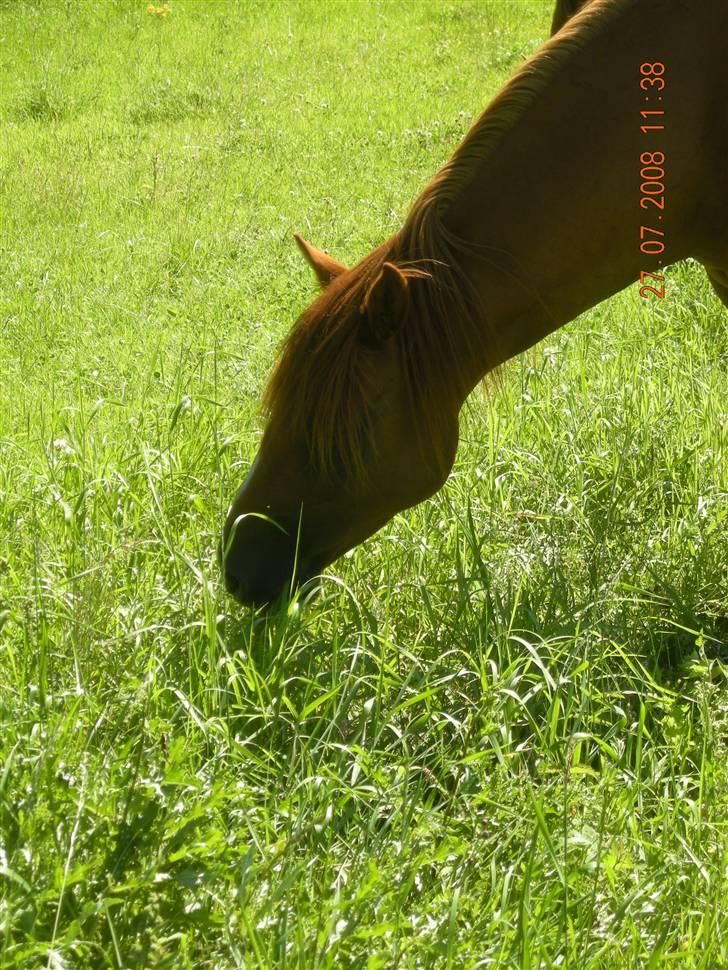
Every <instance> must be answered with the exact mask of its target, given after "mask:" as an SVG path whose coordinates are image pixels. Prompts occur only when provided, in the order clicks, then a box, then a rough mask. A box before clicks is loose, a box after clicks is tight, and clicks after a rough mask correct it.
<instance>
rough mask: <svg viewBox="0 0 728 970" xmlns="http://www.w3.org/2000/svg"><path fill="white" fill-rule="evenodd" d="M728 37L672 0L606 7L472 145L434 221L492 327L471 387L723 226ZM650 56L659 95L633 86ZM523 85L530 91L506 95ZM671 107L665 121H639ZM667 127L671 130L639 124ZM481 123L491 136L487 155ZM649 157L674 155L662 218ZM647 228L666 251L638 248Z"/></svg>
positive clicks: (556, 44) (595, 11)
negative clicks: (643, 181) (650, 199)
mask: <svg viewBox="0 0 728 970" xmlns="http://www.w3.org/2000/svg"><path fill="white" fill-rule="evenodd" d="M714 14H715V15H716V16H717V18H718V20H720V21H721V23H722V24H723V27H724V28H725V29H728V3H725V2H724V0H719V2H717V3H716V11H714ZM721 33H722V31H721V30H720V28H719V26H717V27H714V28H710V25H709V23H708V18H707V17H703V18H702V23H701V22H700V20H699V19H697V18H696V16H695V15H692V16H691V14H690V7H689V5H688V4H682V3H681V2H678V0H655V2H652V3H643V2H640V0H637V2H634V0H613V2H611V3H610V2H599V0H597V2H596V3H595V4H594V5H593V6H592V7H590V8H588V10H587V11H586V12H585V13H584V14H582V15H581V16H580V17H579V18H577V21H576V22H575V25H574V28H573V29H572V30H569V29H567V30H566V31H564V32H562V33H561V34H560V35H558V36H557V37H555V38H553V39H552V40H551V41H550V42H549V43H548V44H547V45H546V47H545V48H543V49H542V50H541V52H539V53H538V54H537V55H536V56H535V57H534V59H533V60H532V61H531V62H529V63H527V64H526V65H524V67H523V68H522V75H523V76H522V77H521V78H519V77H518V76H517V78H516V79H515V82H512V86H511V85H509V87H508V88H506V94H505V97H504V96H501V97H499V98H497V99H496V101H495V102H494V104H493V105H492V106H491V107H490V108H489V109H488V110H487V111H486V113H485V115H484V116H483V118H482V119H481V121H480V122H478V123H477V124H476V125H475V126H474V128H473V129H472V130H471V133H470V135H468V136H467V137H466V140H465V142H464V143H463V145H462V146H461V148H460V149H459V150H458V152H456V154H455V156H454V158H453V161H452V162H451V163H450V166H449V169H450V172H449V174H446V176H445V179H446V180H447V179H451V180H452V183H451V184H450V185H449V186H447V188H448V191H449V198H448V202H447V205H445V206H443V213H442V215H441V219H442V221H443V224H444V225H445V227H446V228H447V230H448V231H449V232H450V233H451V234H452V235H453V236H454V237H457V238H458V239H459V240H460V241H461V242H462V244H463V245H462V246H461V247H460V251H461V254H462V256H461V258H462V266H461V269H462V270H463V272H464V274H465V276H466V277H467V279H468V280H469V282H470V284H471V285H472V287H473V289H474V290H475V293H476V299H477V303H478V304H479V305H480V306H481V307H482V308H483V323H484V326H485V328H486V329H487V331H488V333H487V335H486V338H485V339H484V340H483V342H482V343H483V346H484V347H486V346H487V351H486V352H485V353H484V354H483V357H482V359H479V360H473V361H472V362H471V363H470V374H469V381H468V383H469V384H470V387H472V386H474V385H475V383H477V381H478V380H479V379H480V378H481V377H482V376H483V374H484V373H485V372H486V371H487V370H489V369H491V368H492V367H493V366H496V365H497V364H499V363H502V362H503V361H505V360H507V359H508V358H510V357H512V356H514V355H515V354H517V353H519V352H520V351H522V350H525V349H526V348H528V347H530V346H532V345H533V344H535V343H536V342H537V341H539V340H541V339H542V338H543V337H544V336H546V335H547V334H548V333H550V332H551V331H553V330H555V329H557V328H558V327H561V326H563V325H564V324H566V323H568V322H569V321H570V320H572V319H573V318H574V317H575V316H577V315H578V314H579V313H581V312H583V311H584V310H586V309H588V308H589V307H592V306H594V305H595V304H597V303H599V302H600V301H601V300H603V299H606V298H607V297H608V296H610V295H612V294H613V293H616V292H618V291H619V290H621V289H623V288H624V287H625V286H627V285H629V284H630V283H632V282H633V281H635V280H637V279H639V276H640V271H641V270H645V271H649V272H654V273H661V272H662V269H663V268H664V267H665V266H666V265H667V264H668V263H671V262H675V261H676V260H679V259H683V258H685V257H686V256H688V255H694V256H696V257H698V258H701V249H703V250H704V249H706V248H709V246H710V240H711V234H714V233H715V231H717V230H716V229H715V226H714V225H712V224H711V219H713V220H715V214H714V213H713V210H712V208H711V207H710V206H706V204H705V202H706V190H707V189H709V188H710V187H711V186H712V187H713V190H714V191H717V186H718V182H719V178H718V175H719V169H718V157H719V154H720V152H719V149H720V148H721V146H719V145H718V142H717V136H716V134H715V131H716V129H717V128H718V126H719V115H718V110H723V109H724V108H720V104H721V101H722V104H723V106H724V104H725V101H724V100H722V99H724V98H725V97H726V94H727V93H728V92H726V91H725V90H724V89H725V73H723V74H721V77H720V79H719V82H720V84H719V86H722V88H723V92H722V99H721V97H718V96H717V95H718V93H719V92H716V90H715V88H716V77H715V76H713V77H711V74H710V70H711V69H710V65H711V64H714V65H716V67H717V65H718V63H719V53H718V51H717V49H716V46H715V40H714V38H715V37H717V36H720V34H721ZM652 61H655V62H656V61H660V62H662V63H664V65H665V72H664V79H665V88H664V91H662V92H658V91H657V88H658V87H659V85H655V87H654V89H653V88H650V90H649V91H648V92H645V91H643V90H642V89H641V88H640V78H641V75H640V65H641V64H643V63H645V62H652ZM717 73H718V71H717V70H714V74H715V75H717ZM520 83H522V84H523V89H522V96H521V95H519V96H518V97H516V98H515V99H514V98H513V97H510V96H509V91H511V87H513V88H514V89H516V88H518V86H519V84H520ZM653 91H654V93H653ZM658 93H661V94H662V100H661V101H658V100H657V97H656V95H657V94H658ZM646 96H649V101H645V97H646ZM514 105H515V107H514ZM714 106H715V107H714ZM663 108H664V111H665V114H664V116H660V115H655V116H647V118H644V117H642V116H641V115H640V111H641V110H643V109H646V110H650V109H651V110H659V109H663ZM498 112H501V113H502V112H509V113H511V115H512V120H510V119H507V118H506V119H505V120H502V119H499V118H498V117H497V114H498ZM650 118H652V119H656V121H651V120H650ZM663 119H664V125H665V130H664V131H652V132H642V131H641V130H640V126H641V125H645V124H652V123H660V122H661V121H663ZM483 124H486V125H487V124H490V125H491V126H493V127H495V129H496V131H497V136H496V138H495V140H494V141H493V142H492V143H491V144H489V145H488V146H487V148H486V149H485V150H484V151H483V153H482V159H478V158H477V137H478V136H477V132H478V130H483V129H481V128H480V126H481V125H483ZM723 127H724V122H720V130H722V129H723ZM653 151H654V152H658V151H659V152H662V153H663V155H664V158H665V161H664V164H663V165H662V166H660V167H663V168H664V169H665V173H666V174H665V178H664V182H665V186H666V191H665V200H664V206H665V207H664V209H662V210H661V209H659V208H657V207H654V206H652V205H649V207H648V208H646V209H645V208H641V207H640V198H641V195H640V168H641V167H642V164H641V162H640V156H641V154H642V153H643V152H653ZM474 157H475V160H474V161H473V158H474ZM446 172H447V169H446ZM464 173H465V174H464ZM723 181H724V179H722V178H721V180H720V182H721V184H722V182H723ZM721 209H722V213H723V215H725V213H726V211H728V210H727V209H726V200H725V198H724V199H723V201H722V202H721ZM641 225H644V226H648V227H651V228H654V229H657V230H658V231H661V232H664V236H657V235H654V234H649V235H648V236H647V237H646V238H650V239H660V240H662V241H664V245H665V252H664V254H662V255H660V256H657V255H654V256H650V255H644V254H643V253H642V252H640V226H641ZM658 259H659V260H661V265H660V264H659V263H658ZM647 282H653V281H650V280H648V281H647ZM466 366H468V365H467V362H466Z"/></svg>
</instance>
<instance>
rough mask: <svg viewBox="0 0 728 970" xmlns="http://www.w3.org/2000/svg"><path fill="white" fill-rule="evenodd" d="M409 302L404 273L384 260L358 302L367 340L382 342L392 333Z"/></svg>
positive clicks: (401, 318) (397, 327) (398, 325)
mask: <svg viewBox="0 0 728 970" xmlns="http://www.w3.org/2000/svg"><path fill="white" fill-rule="evenodd" d="M408 304H409V293H408V291H407V277H406V276H405V275H404V274H403V273H402V272H401V271H400V270H399V269H397V267H396V266H395V265H394V263H385V264H384V266H382V268H381V270H380V271H379V275H378V276H377V278H376V279H375V280H374V282H373V283H372V284H371V285H370V287H369V289H368V290H367V292H366V296H365V297H364V302H363V303H362V306H361V312H362V317H363V318H364V319H363V325H364V327H365V328H366V336H367V342H374V343H383V342H384V341H385V340H387V339H388V338H389V337H391V336H392V334H393V333H394V332H395V331H396V330H398V329H399V327H400V325H401V323H402V320H403V318H404V315H405V313H406V312H407V306H408Z"/></svg>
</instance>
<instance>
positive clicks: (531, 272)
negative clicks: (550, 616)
mask: <svg viewBox="0 0 728 970" xmlns="http://www.w3.org/2000/svg"><path fill="white" fill-rule="evenodd" d="M579 8H581V9H579ZM572 14H573V16H572ZM553 29H554V32H555V33H554V36H553V37H552V38H551V39H550V40H549V41H548V42H547V43H546V44H545V46H544V47H542V48H541V49H540V50H539V51H538V52H537V53H536V54H535V55H534V56H533V57H531V58H530V59H529V60H528V61H526V62H525V63H524V64H523V65H522V66H521V68H520V70H519V71H518V73H517V74H516V75H515V77H514V78H513V79H512V80H511V81H510V82H509V83H508V84H507V85H506V86H505V88H504V89H503V90H502V91H501V92H500V94H499V95H498V96H497V97H496V98H495V100H494V101H493V102H492V103H491V105H490V106H489V107H488V108H487V110H486V111H485V112H484V114H483V115H482V116H481V117H480V118H479V120H478V121H476V122H475V124H474V125H473V127H472V128H471V129H470V131H469V132H468V134H467V135H466V137H465V139H464V141H463V142H462V144H461V145H460V146H459V148H458V149H457V151H456V152H455V154H454V156H453V157H452V159H451V160H450V161H449V162H448V163H447V164H446V165H445V166H444V168H443V169H442V170H441V171H440V172H439V173H438V174H437V175H436V176H435V177H434V178H433V180H432V181H431V182H430V183H429V185H428V186H427V187H426V188H425V189H424V191H423V192H422V194H421V195H420V196H419V197H418V198H417V200H416V201H415V203H414V205H413V206H412V209H411V211H410V213H409V215H408V216H407V219H406V221H405V224H404V226H403V227H402V228H401V229H400V230H399V232H397V233H395V235H393V236H392V237H391V238H390V239H388V240H387V241H386V242H384V243H382V245H381V246H379V247H378V248H377V249H375V250H374V252H372V253H370V254H369V255H368V256H366V257H365V258H364V259H363V260H362V261H361V262H360V263H359V264H358V265H357V266H355V267H354V268H353V269H349V268H347V267H346V266H344V265H342V264H341V263H340V262H338V261H337V260H335V259H333V258H332V257H331V256H328V255H326V254H325V253H324V252H322V251H320V250H318V249H316V248H315V247H313V246H311V245H310V244H309V243H307V242H305V241H304V240H303V239H301V238H300V236H296V240H297V242H298V245H299V246H300V248H301V250H302V251H303V255H304V256H305V258H306V260H307V261H308V262H309V263H310V265H311V266H312V268H313V270H314V271H315V273H316V276H317V277H318V280H319V283H320V284H321V287H322V292H321V294H320V295H319V297H318V298H317V299H316V300H315V301H314V303H313V304H312V305H311V306H310V307H309V308H308V309H307V310H306V311H305V312H304V313H303V314H302V316H301V317H300V319H299V320H298V321H297V323H296V324H295V326H294V327H293V329H292V331H291V333H290V334H289V336H288V338H287V340H286V342H285V344H284V346H283V349H282V351H281V354H280V357H279V359H278V362H277V364H276V366H275V369H274V371H273V374H272V376H271V378H270V381H269V384H268V387H267V390H266V392H265V399H264V403H265V407H266V412H267V423H266V427H265V431H264V434H263V439H262V442H261V445H260V450H259V452H258V455H257V457H256V459H255V461H254V463H253V465H252V467H251V469H250V472H249V474H248V477H247V478H246V480H245V482H244V484H243V485H242V487H241V489H240V491H239V492H238V494H237V496H236V497H235V500H234V501H233V503H232V506H231V508H230V512H229V515H228V517H227V521H226V523H225V528H224V533H223V541H222V550H223V561H224V562H223V565H224V573H225V581H226V585H227V588H228V590H229V591H230V592H231V593H232V594H233V595H234V596H235V597H236V598H237V599H238V600H239V601H241V602H242V603H250V604H257V603H265V602H269V601H271V600H272V599H274V598H275V597H276V596H277V595H278V594H279V593H280V592H281V591H285V590H289V589H292V588H293V584H294V583H301V582H303V581H305V580H306V579H308V578H309V577H312V576H315V575H317V574H318V573H319V572H320V571H321V570H322V569H323V568H324V567H325V566H327V565H328V564H329V563H331V562H333V561H334V560H335V559H337V558H338V557H339V556H341V555H342V553H344V552H346V550H347V549H350V548H351V547H352V546H355V545H356V544H357V543H360V542H362V541H363V540H364V539H366V538H367V537H368V536H370V535H371V534H372V533H373V532H375V531H376V530H377V529H380V528H381V527H382V526H383V525H384V524H385V522H387V521H388V520H389V519H390V518H391V517H392V516H393V515H395V514H396V513H397V512H399V511H401V510H402V509H405V508H408V507H409V506H411V505H414V504H416V503H417V502H421V501H422V500H423V499H425V498H427V497H428V496H430V495H432V494H433V493H434V492H435V491H437V489H439V488H440V487H441V485H442V484H443V483H444V481H445V479H446V478H447V475H448V473H449V470H450V468H451V466H452V463H453V460H454V456H455V451H456V448H457V444H458V413H459V411H460V408H461V406H462V404H463V402H464V401H465V399H466V397H467V396H468V394H469V393H470V391H471V390H472V389H473V387H474V386H475V385H476V384H477V383H478V381H480V379H481V378H482V377H483V376H484V374H486V373H487V372H488V371H490V370H492V369H493V368H494V367H497V366H498V365H499V364H501V363H502V362H503V361H506V360H508V358H510V357H513V356H514V355H515V354H518V353H519V352H520V351H522V350H525V349H526V348H527V347H530V346H531V345H533V344H535V343H536V342H537V341H539V340H541V339H542V338H543V337H545V336H546V335H547V334H548V333H551V332H552V331H553V330H556V329H557V328H558V327H561V326H563V325H564V324H566V323H568V322H569V321H570V320H573V319H574V317H576V316H577V315H578V314H579V313H581V312H582V311H584V310H587V309H588V308H589V307H593V306H594V305H595V304H597V303H599V302H600V301H601V300H604V299H606V298H607V297H608V296H610V295H611V294H613V293H616V292H618V291H619V290H621V289H623V288H624V287H625V286H627V285H628V284H630V283H632V282H634V281H636V280H638V279H641V280H642V282H643V283H646V284H654V285H655V289H656V291H657V292H656V293H655V294H652V295H651V294H649V292H648V293H647V295H648V296H651V298H653V299H657V294H658V293H659V290H660V282H659V277H660V276H661V274H662V267H663V266H665V265H667V264H668V263H671V262H675V261H676V260H680V259H684V258H685V257H687V256H692V257H695V258H696V259H698V260H700V261H701V262H702V263H703V264H704V266H705V267H706V269H707V272H708V274H709V276H710V279H711V281H712V283H713V286H714V288H715V290H716V292H717V293H718V296H719V297H720V299H721V300H722V302H723V303H725V304H726V305H727V306H728V178H726V173H725V165H726V158H728V120H727V119H728V115H727V114H726V104H728V59H726V57H725V39H726V37H728V0H706V2H705V3H701V4H695V5H693V4H690V3H688V2H686V0H588V2H586V3H585V4H582V3H579V2H578V0H559V3H558V6H557V9H556V13H555V14H554V20H553ZM644 111H652V112H659V111H662V112H664V113H663V114H657V113H654V114H641V112H644ZM651 126H654V127H651ZM643 129H646V130H643ZM643 169H644V170H645V171H644V172H642V170H643ZM663 172H664V175H663V174H662V173H663ZM644 179H651V181H649V182H644ZM641 183H642V188H641ZM663 184H664V186H665V188H664V190H663V188H662V185H663ZM645 186H651V188H645ZM655 186H657V188H655ZM647 192H652V193H653V194H651V195H649V196H648V195H647V194H646V193H647ZM654 193H657V195H656V194H654ZM647 198H650V199H652V200H654V201H652V202H645V201H644V200H645V199H647ZM641 227H646V228H645V229H642V228H641ZM647 241H650V243H651V244H650V245H644V243H645V242H647ZM641 246H642V247H643V248H642V250H641V249H640V247H641ZM658 252H661V253H662V254H661V256H660V260H661V261H662V266H660V264H659V262H658V257H657V255H656V254H657V253H658ZM643 271H645V272H647V271H649V272H652V273H653V274H654V278H653V277H648V278H645V279H642V277H641V273H642V272H643Z"/></svg>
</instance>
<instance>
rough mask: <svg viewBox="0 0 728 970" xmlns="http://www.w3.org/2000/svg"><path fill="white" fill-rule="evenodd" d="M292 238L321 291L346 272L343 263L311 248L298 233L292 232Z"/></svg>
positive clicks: (313, 247) (320, 250)
mask: <svg viewBox="0 0 728 970" xmlns="http://www.w3.org/2000/svg"><path fill="white" fill-rule="evenodd" d="M293 238H294V239H295V240H296V242H297V243H298V248H299V249H300V250H301V252H302V253H303V255H304V257H305V259H306V262H307V263H308V265H309V266H310V267H311V269H312V270H313V271H314V273H315V274H316V276H317V277H318V281H319V283H320V284H321V288H322V289H324V290H325V289H326V287H327V286H328V285H329V283H330V282H331V281H332V280H335V279H336V277H337V276H340V275H341V274H342V273H345V272H346V270H347V267H346V266H344V264H343V263H340V262H339V261H338V259H334V258H333V256H329V255H328V253H325V252H324V251H323V250H322V249H317V248H316V247H315V246H312V245H311V243H310V242H306V240H305V239H304V238H303V236H302V235H301V234H300V233H298V232H294V233H293Z"/></svg>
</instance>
